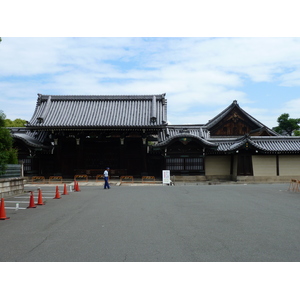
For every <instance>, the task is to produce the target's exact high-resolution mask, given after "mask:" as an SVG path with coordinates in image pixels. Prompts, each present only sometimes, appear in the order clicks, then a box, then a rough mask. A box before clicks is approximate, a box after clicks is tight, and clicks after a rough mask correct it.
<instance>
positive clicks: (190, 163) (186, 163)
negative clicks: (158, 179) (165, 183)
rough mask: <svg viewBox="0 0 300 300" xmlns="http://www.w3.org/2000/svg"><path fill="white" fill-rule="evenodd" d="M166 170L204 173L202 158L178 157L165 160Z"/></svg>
mask: <svg viewBox="0 0 300 300" xmlns="http://www.w3.org/2000/svg"><path fill="white" fill-rule="evenodd" d="M166 169H167V170H170V171H175V172H176V171H191V172H203V171H204V159H203V157H195V158H190V157H178V158H170V157H167V158H166Z"/></svg>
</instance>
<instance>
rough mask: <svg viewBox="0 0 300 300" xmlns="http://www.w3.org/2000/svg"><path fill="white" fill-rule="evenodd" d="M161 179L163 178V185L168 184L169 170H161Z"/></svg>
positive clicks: (169, 180)
mask: <svg viewBox="0 0 300 300" xmlns="http://www.w3.org/2000/svg"><path fill="white" fill-rule="evenodd" d="M162 178H163V184H170V182H171V179H170V170H163V171H162Z"/></svg>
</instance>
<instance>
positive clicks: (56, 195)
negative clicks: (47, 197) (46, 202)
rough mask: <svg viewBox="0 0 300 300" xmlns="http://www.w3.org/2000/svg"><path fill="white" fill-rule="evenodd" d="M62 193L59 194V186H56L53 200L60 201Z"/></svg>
mask: <svg viewBox="0 0 300 300" xmlns="http://www.w3.org/2000/svg"><path fill="white" fill-rule="evenodd" d="M60 198H61V197H60V193H59V190H58V186H56V193H55V197H54V198H53V199H60Z"/></svg>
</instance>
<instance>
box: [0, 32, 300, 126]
mask: <svg viewBox="0 0 300 300" xmlns="http://www.w3.org/2000/svg"><path fill="white" fill-rule="evenodd" d="M299 53H300V38H176V39H174V38H166V39H165V38H164V39H160V38H158V39H157V38H149V39H148V38H147V39H142V38H3V41H2V43H1V44H0V57H1V59H0V76H1V83H0V88H1V91H2V93H1V95H0V104H1V106H2V107H0V109H2V110H4V112H5V113H6V114H7V116H8V117H9V118H15V116H16V117H21V118H26V119H29V118H30V117H31V115H32V113H33V111H34V108H35V102H36V94H37V93H42V94H87V95H88V94H159V93H167V99H168V111H169V114H168V115H169V119H170V121H171V122H172V123H173V124H175V123H176V122H184V123H186V122H187V121H190V120H192V119H193V120H196V119H198V115H199V116H202V117H203V118H204V117H207V116H208V115H209V114H210V113H208V112H207V110H208V111H209V112H211V113H213V112H216V113H215V114H217V113H219V112H220V111H221V110H223V109H224V108H225V107H227V106H228V105H230V104H231V102H232V101H233V100H235V99H236V100H238V102H239V103H240V104H249V109H250V110H251V107H253V106H252V105H253V104H251V103H253V102H255V99H250V98H249V95H247V92H246V91H245V88H246V83H247V81H249V80H250V81H252V82H269V83H272V84H276V85H278V86H280V85H284V86H286V87H294V86H299V85H300V56H299ZM287 99H288V98H287ZM291 99H293V98H291ZM16 101H18V102H16ZM274 101H275V100H274ZM16 103H18V108H19V110H17V111H16V109H15V104H16ZM22 104H23V105H22ZM281 104H282V105H284V103H281ZM255 105H256V106H259V105H260V103H259V102H257V101H256V103H255ZM272 105H273V106H274V103H272ZM289 105H292V102H290V103H289ZM28 107H30V109H29V108H28ZM277 107H279V105H277ZM295 109H296V108H295ZM295 111H296V110H295ZM180 112H181V114H180ZM276 113H277V111H276ZM215 114H212V115H210V117H209V118H212V117H214V115H215ZM265 114H267V115H268V116H266V115H265ZM189 116H190V117H189ZM260 116H262V117H263V118H264V120H267V118H268V117H269V116H270V114H269V113H268V111H262V112H261V114H260V113H259V114H258V116H254V117H256V118H257V119H259V117H260ZM277 117H278V116H276V118H275V120H276V119H277ZM259 120H260V119H259ZM207 121H208V120H206V119H205V120H203V119H201V118H200V117H199V121H197V123H198V122H200V123H206V122H207ZM260 121H261V122H263V120H260ZM266 125H267V124H266ZM275 125H276V124H275Z"/></svg>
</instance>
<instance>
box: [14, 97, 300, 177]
mask: <svg viewBox="0 0 300 300" xmlns="http://www.w3.org/2000/svg"><path fill="white" fill-rule="evenodd" d="M11 132H12V136H13V138H14V145H15V147H16V148H17V149H18V153H19V159H20V160H22V161H23V162H24V171H25V176H34V175H40V176H45V177H48V176H55V175H60V176H62V177H64V178H73V177H74V175H77V174H86V175H88V176H89V177H91V178H93V177H94V176H95V175H96V174H99V173H101V172H102V171H103V169H104V168H106V167H110V169H111V175H112V176H115V177H118V176H121V175H131V176H134V177H141V176H144V175H151V176H156V177H161V174H162V170H170V172H171V175H173V176H177V177H180V176H186V177H187V176H189V177H192V176H193V178H194V179H196V180H213V179H217V180H234V181H236V180H242V179H245V178H251V179H252V180H258V181H260V180H267V181H281V180H290V179H291V177H296V176H299V175H300V155H299V154H300V138H299V137H290V136H281V135H279V134H278V133H276V132H274V131H273V130H272V129H270V128H268V127H267V126H265V125H264V124H262V123H261V122H259V121H258V120H256V119H255V118H254V117H252V116H251V115H250V114H248V113H247V112H246V111H244V110H243V109H242V108H241V107H240V106H239V104H238V102H237V101H236V100H234V101H233V102H232V103H231V104H230V105H229V106H228V107H227V108H226V109H224V110H223V111H222V112H221V113H220V114H218V115H217V116H215V117H214V118H213V119H211V120H210V121H209V122H207V123H206V124H194V125H169V124H168V123H167V99H166V94H159V95H123V96H117V95H115V96H80V95H76V96H55V95H41V94H38V99H37V103H36V108H35V111H34V113H33V116H32V118H31V120H30V121H29V122H28V123H27V125H26V127H25V128H11Z"/></svg>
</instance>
